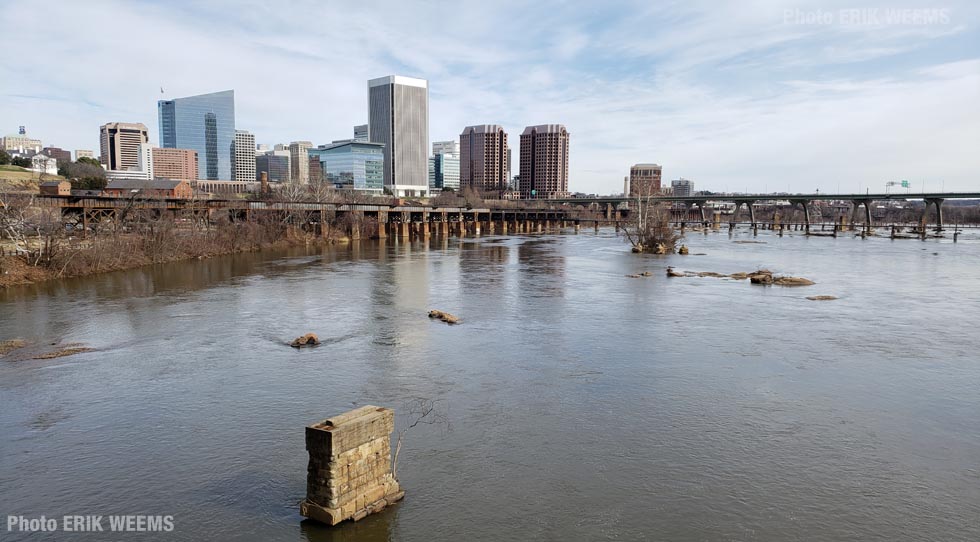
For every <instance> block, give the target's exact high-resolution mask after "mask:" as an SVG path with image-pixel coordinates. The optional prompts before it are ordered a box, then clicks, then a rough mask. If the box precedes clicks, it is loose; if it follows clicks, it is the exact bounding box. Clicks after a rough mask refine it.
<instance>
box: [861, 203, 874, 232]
mask: <svg viewBox="0 0 980 542" xmlns="http://www.w3.org/2000/svg"><path fill="white" fill-rule="evenodd" d="M861 204H863V205H864V231H865V233H871V228H872V227H873V224H872V222H871V200H869V199H865V200H861Z"/></svg>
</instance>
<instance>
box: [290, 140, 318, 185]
mask: <svg viewBox="0 0 980 542" xmlns="http://www.w3.org/2000/svg"><path fill="white" fill-rule="evenodd" d="M312 148H313V143H311V142H309V141H293V142H292V143H290V144H289V165H290V167H291V168H292V171H290V176H291V177H292V180H293V182H298V183H301V184H307V183H309V182H310V155H309V151H310V149H312Z"/></svg>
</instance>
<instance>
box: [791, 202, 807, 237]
mask: <svg viewBox="0 0 980 542" xmlns="http://www.w3.org/2000/svg"><path fill="white" fill-rule="evenodd" d="M790 203H792V204H793V205H799V206H800V207H801V208H802V209H803V226H802V227H803V229H804V230H805V231H806V234H807V235H810V207H809V206H807V204H806V203H807V202H806V200H791V201H790Z"/></svg>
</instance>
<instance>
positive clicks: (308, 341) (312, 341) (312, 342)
mask: <svg viewBox="0 0 980 542" xmlns="http://www.w3.org/2000/svg"><path fill="white" fill-rule="evenodd" d="M318 344H320V338H319V337H317V336H316V334H314V333H307V334H306V335H303V336H302V337H296V338H295V339H293V342H291V343H289V346H292V347H293V348H302V347H304V346H316V345H318Z"/></svg>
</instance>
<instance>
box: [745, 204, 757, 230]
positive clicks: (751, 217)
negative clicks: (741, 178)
mask: <svg viewBox="0 0 980 542" xmlns="http://www.w3.org/2000/svg"><path fill="white" fill-rule="evenodd" d="M745 206H746V207H748V208H749V222H750V223H751V224H752V227H753V228H757V227H758V224H757V223H756V221H755V202H754V201H747V202H745Z"/></svg>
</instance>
